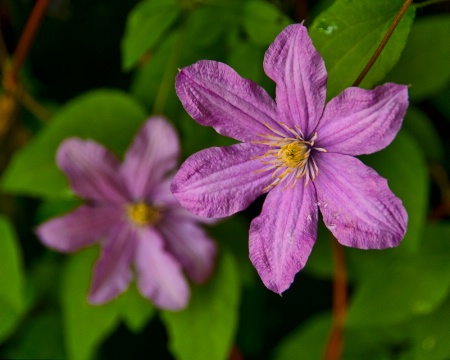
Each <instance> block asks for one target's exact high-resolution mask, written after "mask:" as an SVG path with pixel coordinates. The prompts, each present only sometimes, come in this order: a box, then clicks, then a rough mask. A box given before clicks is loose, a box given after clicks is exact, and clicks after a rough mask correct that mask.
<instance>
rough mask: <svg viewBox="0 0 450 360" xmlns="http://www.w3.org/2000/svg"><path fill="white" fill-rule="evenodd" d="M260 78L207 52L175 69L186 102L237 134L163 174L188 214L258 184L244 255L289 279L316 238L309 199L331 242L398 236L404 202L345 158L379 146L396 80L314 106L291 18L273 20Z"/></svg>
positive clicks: (232, 208)
mask: <svg viewBox="0 0 450 360" xmlns="http://www.w3.org/2000/svg"><path fill="white" fill-rule="evenodd" d="M264 70H265V72H266V74H267V75H268V76H269V77H270V78H271V79H272V80H274V81H275V83H276V86H277V88H276V103H275V102H274V101H273V99H272V98H271V97H270V96H269V95H268V94H267V93H266V92H265V90H264V89H263V88H261V87H260V86H258V85H257V84H255V83H253V82H252V81H250V80H247V79H243V78H241V77H240V76H239V75H238V74H237V73H236V72H235V71H234V70H233V69H231V68H230V67H228V66H227V65H225V64H222V63H219V62H214V61H199V62H197V63H196V64H194V65H192V66H189V67H186V68H184V69H182V70H181V71H180V72H179V73H178V75H177V79H176V91H177V94H178V97H179V98H180V100H181V102H182V103H183V106H184V107H185V109H186V111H187V112H188V113H189V114H190V115H191V116H192V117H193V118H194V119H195V120H196V121H197V122H198V123H200V124H201V125H205V126H212V127H214V129H215V130H216V131H217V132H218V133H220V134H223V135H226V136H229V137H232V138H234V139H236V140H239V141H241V142H242V143H239V144H236V145H232V146H229V147H221V148H218V147H213V148H210V149H206V150H203V151H200V152H198V153H196V154H194V155H192V156H191V157H190V158H189V159H187V160H186V162H185V163H184V164H183V165H182V166H181V169H180V170H179V172H178V173H177V174H176V175H175V178H174V181H173V183H172V187H171V189H172V192H173V193H174V195H175V197H176V198H177V199H178V200H179V201H180V203H181V204H182V205H183V206H184V207H186V208H187V209H189V210H190V211H192V212H193V213H195V214H198V215H202V216H208V217H223V216H228V215H231V214H233V213H236V212H237V211H240V210H243V209H245V208H246V207H247V206H248V205H249V204H250V203H251V202H252V201H254V200H255V199H256V198H257V197H258V196H259V195H261V194H262V193H265V192H268V195H267V198H266V200H265V203H264V206H263V209H262V212H261V214H260V215H259V216H258V217H257V218H255V219H254V220H253V221H252V223H251V226H250V259H251V261H252V262H253V264H254V266H255V267H256V269H257V270H258V272H259V275H260V276H261V278H262V280H263V282H264V284H265V285H266V286H267V287H268V288H269V289H271V290H272V291H275V292H277V293H282V292H283V291H284V290H286V289H287V288H289V286H290V284H291V283H292V282H293V280H294V276H295V274H296V273H297V272H298V271H299V270H301V269H302V268H303V267H304V266H305V263H306V261H307V259H308V256H309V254H310V252H311V250H312V247H313V245H314V243H315V240H316V237H317V221H318V208H320V211H321V213H322V216H323V220H324V222H325V224H326V226H327V227H328V229H329V230H330V231H331V232H332V233H333V235H334V236H335V237H336V239H337V240H338V241H339V242H340V243H341V244H343V245H346V246H351V247H357V248H362V249H382V248H386V247H392V246H396V245H398V244H399V242H400V241H401V239H402V238H403V237H404V234H405V231H406V226H407V221H408V220H407V213H406V211H405V209H404V207H403V205H402V202H401V201H400V199H398V198H397V197H395V195H394V194H393V193H392V192H391V191H390V189H389V187H388V184H387V181H386V180H385V179H384V178H382V177H380V176H379V175H378V174H377V173H376V172H375V171H374V170H373V169H371V168H369V167H367V166H365V165H364V164H363V163H362V162H361V161H359V160H358V159H357V158H355V157H353V156H356V155H361V154H370V153H373V152H376V151H379V150H381V149H383V148H384V147H386V146H387V145H389V144H390V143H391V142H392V140H393V139H394V137H395V135H396V134H397V132H398V131H399V129H400V127H401V124H402V120H403V117H404V115H405V112H406V109H407V107H408V92H407V87H406V86H402V85H396V84H385V85H382V86H379V87H377V88H375V89H374V90H363V89H360V88H356V87H350V88H348V89H346V90H345V91H343V92H342V93H341V94H340V95H338V96H337V97H335V98H334V99H332V100H331V101H330V102H328V104H326V106H325V93H326V81H327V73H326V70H325V65H324V62H323V60H322V58H321V56H320V54H319V53H318V52H317V51H316V50H315V48H314V47H313V45H312V42H311V39H310V38H309V36H308V33H307V30H306V28H305V27H304V26H303V25H300V24H297V25H291V26H288V27H287V28H286V29H284V30H283V31H282V32H281V33H280V34H279V35H278V37H277V38H276V39H275V41H274V43H273V44H271V46H270V47H269V49H268V50H267V52H266V54H265V58H264Z"/></svg>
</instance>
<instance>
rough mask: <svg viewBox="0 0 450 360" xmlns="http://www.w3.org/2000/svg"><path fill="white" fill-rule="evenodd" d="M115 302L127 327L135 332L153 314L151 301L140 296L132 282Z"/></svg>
mask: <svg viewBox="0 0 450 360" xmlns="http://www.w3.org/2000/svg"><path fill="white" fill-rule="evenodd" d="M115 302H116V306H117V309H118V311H119V312H120V314H121V317H122V319H123V321H124V322H125V324H126V325H127V327H128V329H130V331H133V332H135V333H139V332H140V331H141V330H142V329H143V327H144V326H145V325H146V324H147V322H148V321H149V320H150V319H151V318H152V317H153V315H154V314H155V308H154V307H153V305H152V303H151V302H150V301H149V300H147V299H146V298H144V297H142V295H141V294H140V293H139V292H138V290H137V288H136V286H135V285H134V284H133V285H132V286H130V288H129V289H128V291H127V292H126V293H124V294H123V295H121V296H120V297H119V298H118V299H117V300H116V301H115Z"/></svg>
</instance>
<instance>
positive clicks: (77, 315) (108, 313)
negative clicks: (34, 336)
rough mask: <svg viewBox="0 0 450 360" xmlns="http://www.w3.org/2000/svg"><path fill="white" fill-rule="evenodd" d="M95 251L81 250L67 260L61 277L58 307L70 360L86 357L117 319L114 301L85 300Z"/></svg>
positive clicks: (87, 357) (84, 359)
mask: <svg viewBox="0 0 450 360" xmlns="http://www.w3.org/2000/svg"><path fill="white" fill-rule="evenodd" d="M97 254H98V251H96V249H94V248H91V249H88V250H84V251H82V252H80V253H78V254H76V255H74V256H72V257H70V258H69V259H68V261H67V264H66V266H65V268H64V270H63V274H62V278H61V306H62V312H63V321H64V330H65V331H64V336H65V342H66V348H67V353H68V355H69V359H71V360H88V359H91V358H92V356H93V354H94V353H95V350H96V348H97V347H98V346H99V345H100V344H101V342H102V341H103V340H104V339H105V338H106V337H107V336H108V335H109V334H110V333H111V332H112V331H113V330H114V328H115V327H116V326H117V325H118V322H119V313H118V311H117V307H116V306H115V303H108V304H106V305H103V306H93V305H90V304H89V303H88V302H87V294H88V290H89V285H90V278H91V271H92V265H93V263H94V260H95V258H96V257H97Z"/></svg>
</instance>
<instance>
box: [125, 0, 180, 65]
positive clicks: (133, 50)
mask: <svg viewBox="0 0 450 360" xmlns="http://www.w3.org/2000/svg"><path fill="white" fill-rule="evenodd" d="M179 14H180V9H179V6H178V1H177V0H146V1H143V2H141V3H139V4H138V5H136V6H135V7H134V8H133V10H131V12H130V14H129V15H128V20H127V25H126V30H125V35H124V37H123V39H122V44H121V45H122V67H123V69H124V70H129V69H131V68H132V67H133V66H134V65H136V63H137V62H138V60H139V59H140V57H141V56H142V55H143V54H144V53H145V52H146V51H147V50H149V49H150V48H152V47H153V46H154V45H155V44H156V43H157V42H158V40H160V39H161V37H162V36H163V35H164V33H165V32H166V31H167V30H168V29H169V28H170V26H171V25H172V24H173V23H174V22H175V20H176V19H177V18H178V16H179Z"/></svg>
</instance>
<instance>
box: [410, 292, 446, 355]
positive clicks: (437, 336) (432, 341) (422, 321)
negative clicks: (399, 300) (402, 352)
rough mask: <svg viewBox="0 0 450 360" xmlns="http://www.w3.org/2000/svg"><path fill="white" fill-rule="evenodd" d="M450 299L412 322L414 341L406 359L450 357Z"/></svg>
mask: <svg viewBox="0 0 450 360" xmlns="http://www.w3.org/2000/svg"><path fill="white" fill-rule="evenodd" d="M449 324H450V299H447V301H446V302H444V303H443V304H442V305H441V306H440V307H439V308H438V309H437V310H436V311H435V312H433V313H432V314H429V315H427V316H422V317H420V318H418V319H417V320H416V321H414V322H413V323H412V324H411V333H412V335H413V342H412V347H411V349H410V351H408V352H407V353H406V356H405V357H404V359H405V360H409V359H411V360H412V359H414V360H441V359H448V358H450V341H449Z"/></svg>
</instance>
